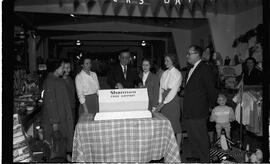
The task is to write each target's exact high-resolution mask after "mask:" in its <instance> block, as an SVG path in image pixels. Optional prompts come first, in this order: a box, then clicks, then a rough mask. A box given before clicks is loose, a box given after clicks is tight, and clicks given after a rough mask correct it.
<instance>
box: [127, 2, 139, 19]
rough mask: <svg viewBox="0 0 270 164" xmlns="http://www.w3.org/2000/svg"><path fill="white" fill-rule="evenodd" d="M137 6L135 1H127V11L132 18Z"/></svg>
mask: <svg viewBox="0 0 270 164" xmlns="http://www.w3.org/2000/svg"><path fill="white" fill-rule="evenodd" d="M136 4H137V3H136V2H134V1H131V0H126V3H125V6H126V9H127V13H128V16H132V14H133V11H134V9H135V6H136Z"/></svg>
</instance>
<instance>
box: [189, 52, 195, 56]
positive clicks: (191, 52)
mask: <svg viewBox="0 0 270 164" xmlns="http://www.w3.org/2000/svg"><path fill="white" fill-rule="evenodd" d="M193 54H197V52H191V53H190V52H188V53H187V55H188V56H190V55H193Z"/></svg>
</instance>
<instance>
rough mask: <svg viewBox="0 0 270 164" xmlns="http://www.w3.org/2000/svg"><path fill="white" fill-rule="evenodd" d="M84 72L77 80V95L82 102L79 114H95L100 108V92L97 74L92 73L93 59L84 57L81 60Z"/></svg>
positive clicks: (82, 71)
mask: <svg viewBox="0 0 270 164" xmlns="http://www.w3.org/2000/svg"><path fill="white" fill-rule="evenodd" d="M81 66H82V70H81V72H80V73H78V74H77V76H76V78H75V85H76V90H77V95H78V98H79V101H80V104H81V105H80V107H79V113H80V115H81V114H82V113H85V114H87V113H91V114H95V113H97V112H98V111H99V107H98V90H99V89H100V87H99V82H98V78H97V74H96V73H95V72H92V71H90V69H91V59H90V57H89V56H84V57H83V58H82V59H81Z"/></svg>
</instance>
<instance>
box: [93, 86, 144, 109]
mask: <svg viewBox="0 0 270 164" xmlns="http://www.w3.org/2000/svg"><path fill="white" fill-rule="evenodd" d="M98 94H99V96H98V99H99V112H121V111H144V110H148V93H147V89H146V88H140V89H106V90H99V91H98Z"/></svg>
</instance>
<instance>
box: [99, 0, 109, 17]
mask: <svg viewBox="0 0 270 164" xmlns="http://www.w3.org/2000/svg"><path fill="white" fill-rule="evenodd" d="M98 2H99V6H100V9H101V13H102V15H105V13H106V11H107V9H108V7H109V5H110V3H111V1H110V0H98Z"/></svg>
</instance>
